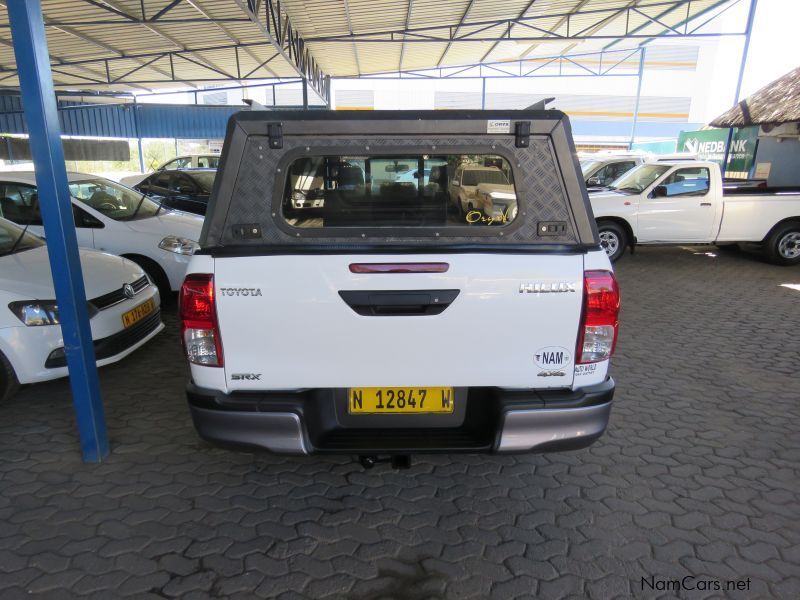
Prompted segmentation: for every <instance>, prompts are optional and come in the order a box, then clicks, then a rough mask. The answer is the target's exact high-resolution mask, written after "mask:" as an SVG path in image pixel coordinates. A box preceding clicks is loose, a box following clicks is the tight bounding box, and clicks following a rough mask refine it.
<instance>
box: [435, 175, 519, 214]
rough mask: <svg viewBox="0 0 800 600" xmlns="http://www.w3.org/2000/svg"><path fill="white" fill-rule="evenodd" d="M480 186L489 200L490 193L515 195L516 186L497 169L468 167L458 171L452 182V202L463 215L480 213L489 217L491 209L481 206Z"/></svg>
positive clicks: (484, 196)
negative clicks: (471, 212)
mask: <svg viewBox="0 0 800 600" xmlns="http://www.w3.org/2000/svg"><path fill="white" fill-rule="evenodd" d="M478 186H481V189H482V190H483V192H484V195H483V198H484V199H485V198H487V197H488V196H487V194H488V193H490V192H502V193H504V194H511V195H512V196H513V195H514V194H515V192H514V186H513V185H512V184H511V183H510V182H509V181H508V177H506V175H505V173H503V171H501V170H500V169H498V168H497V167H484V166H481V165H466V166H461V167H458V168H457V169H456V173H455V176H454V177H453V181H451V182H450V200H451V202H453V203H454V204H455V205H456V206H457V207H458V208H459V210H460V211H461V212H462V213H463V214H467V213H469V212H470V211H475V210H477V211H480V212H484V213H485V214H487V215H489V214H490V213H491V210H490V207H488V206H487V207H484V206H482V205H481V199H480V198H478Z"/></svg>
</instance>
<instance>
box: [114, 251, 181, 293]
mask: <svg viewBox="0 0 800 600" xmlns="http://www.w3.org/2000/svg"><path fill="white" fill-rule="evenodd" d="M123 258H127V259H128V260H130V261H132V262H135V263H136V264H137V265H139V266H140V267H142V270H143V271H144V272H145V273H147V276H148V277H149V278H150V281H152V282H153V283H154V284H155V285H156V287H157V288H158V293H159V295H160V296H161V303H162V304H164V303H166V302H167V301H168V300H169V299H170V298H171V297H172V287H171V286H170V284H169V278H168V277H167V274H166V273H165V272H164V269H162V268H161V266H160V265H159V264H158V263H157V262H156V261H154V260H151V259H149V258H147V257H146V256H140V255H138V254H129V255H123Z"/></svg>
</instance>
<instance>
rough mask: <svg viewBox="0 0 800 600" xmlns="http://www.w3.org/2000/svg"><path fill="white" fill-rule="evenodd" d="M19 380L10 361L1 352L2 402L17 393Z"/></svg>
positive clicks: (0, 400)
mask: <svg viewBox="0 0 800 600" xmlns="http://www.w3.org/2000/svg"><path fill="white" fill-rule="evenodd" d="M18 389H19V380H17V375H16V373H14V368H13V367H12V366H11V363H10V362H8V359H7V358H6V357H5V356H4V355H3V353H2V352H0V402H5V401H6V400H8V399H9V398H11V396H13V395H14V394H16V393H17V390H18Z"/></svg>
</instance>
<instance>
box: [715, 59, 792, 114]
mask: <svg viewBox="0 0 800 600" xmlns="http://www.w3.org/2000/svg"><path fill="white" fill-rule="evenodd" d="M795 121H800V67H798V68H796V69H795V70H794V71H789V72H788V73H787V74H786V75H784V76H783V77H781V78H780V79H776V80H775V81H773V82H772V83H770V84H768V85H766V86H764V87H763V88H761V89H760V90H758V91H757V92H756V93H755V94H753V95H752V96H749V97H748V98H745V99H744V100H742V101H741V102H739V103H738V104H737V105H736V106H734V107H733V108H731V109H729V110H727V111H726V112H724V113H722V114H721V115H720V116H718V117H717V118H716V119H714V120H713V121H711V125H713V126H714V127H747V126H748V125H780V124H781V123H793V122H795Z"/></svg>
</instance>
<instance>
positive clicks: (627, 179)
mask: <svg viewBox="0 0 800 600" xmlns="http://www.w3.org/2000/svg"><path fill="white" fill-rule="evenodd" d="M670 168H671V167H670V166H669V165H639V166H638V167H635V168H633V169H631V170H630V171H628V172H627V173H625V174H624V175H623V176H622V177H620V178H619V179H617V180H616V181H614V182H612V183H611V186H610V187H611V189H612V190H619V191H620V192H630V193H632V194H638V193H640V192H642V191H643V190H644V189H645V188H646V187H648V186H649V185H650V184H651V183H653V182H654V181H655V180H656V179H658V178H659V177H661V176H662V175H663V174H664V173H666V172H667V171H669V169H670Z"/></svg>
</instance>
